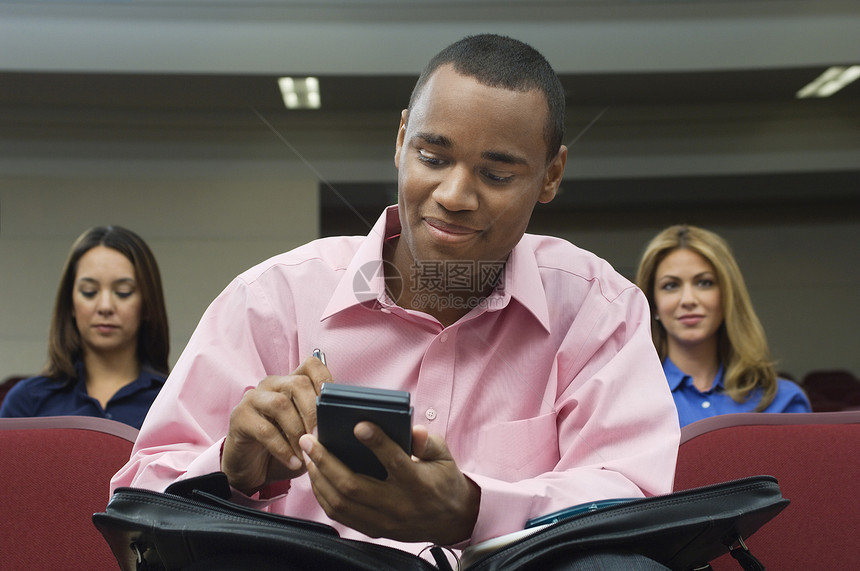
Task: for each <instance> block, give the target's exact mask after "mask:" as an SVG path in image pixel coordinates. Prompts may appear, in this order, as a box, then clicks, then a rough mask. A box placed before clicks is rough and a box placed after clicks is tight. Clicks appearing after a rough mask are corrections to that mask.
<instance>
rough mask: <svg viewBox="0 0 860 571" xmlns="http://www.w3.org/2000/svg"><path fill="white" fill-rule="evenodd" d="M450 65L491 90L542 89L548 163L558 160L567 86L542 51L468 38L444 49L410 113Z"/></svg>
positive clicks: (493, 38)
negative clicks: (433, 79) (436, 74)
mask: <svg viewBox="0 0 860 571" xmlns="http://www.w3.org/2000/svg"><path fill="white" fill-rule="evenodd" d="M449 64H450V65H452V66H453V67H454V70H455V71H457V73H460V74H462V75H465V76H468V77H473V78H475V79H476V80H477V81H478V82H479V83H482V84H483V85H487V86H489V87H500V88H504V89H510V90H512V91H531V90H532V89H539V90H540V91H541V92H542V93H543V94H544V96H545V98H546V102H547V110H548V114H547V124H546V125H545V127H544V138H545V140H546V143H547V161H550V160H552V159H553V157H555V155H556V154H557V153H558V150H559V148H560V147H561V142H562V139H563V138H564V109H565V99H564V87H562V85H561V81H560V80H559V78H558V75H556V73H555V71H554V70H553V69H552V66H550V64H549V62H548V61H546V58H544V57H543V55H542V54H541V53H540V52H538V51H537V50H536V49H534V48H533V47H531V46H530V45H528V44H526V43H524V42H521V41H519V40H515V39H513V38H509V37H507V36H500V35H497V34H479V35H475V36H467V37H465V38H463V39H462V40H459V41H457V42H454V43H453V44H451V45H449V46H448V47H446V48H444V49H443V50H442V51H440V52H439V53H438V54H436V55H435V56H434V57H433V59H431V60H430V62H429V63H428V64H427V66H426V67H425V68H424V71H422V72H421V75H420V76H419V77H418V82H417V83H416V84H415V87H414V88H413V90H412V96H411V97H410V99H409V110H410V111H411V110H412V106H413V105H414V104H415V102H416V101H417V100H418V97H419V96H420V95H421V92H422V91H423V89H424V85H425V84H426V83H427V80H428V79H429V78H430V76H431V75H433V72H435V71H436V70H437V69H438V68H439V67H441V66H443V65H449Z"/></svg>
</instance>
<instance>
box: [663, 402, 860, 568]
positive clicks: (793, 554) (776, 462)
mask: <svg viewBox="0 0 860 571" xmlns="http://www.w3.org/2000/svg"><path fill="white" fill-rule="evenodd" d="M858 444H860V410H854V411H841V412H821V413H802V414H787V413H780V414H766V413H741V414H726V415H722V416H715V417H711V418H707V419H704V420H700V421H698V422H694V423H692V424H688V425H687V426H685V427H683V428H682V429H681V446H680V448H679V450H678V468H677V471H676V473H675V489H676V490H685V489H689V488H694V487H697V486H703V485H706V484H713V483H717V482H722V481H727V480H733V479H736V478H741V477H744V476H753V475H759V474H769V475H771V476H775V477H776V478H777V480H778V481H779V486H780V488H781V489H782V493H783V496H784V497H786V498H788V499H789V500H791V504H790V505H789V506H788V507H787V508H786V509H785V510H784V511H783V512H782V513H780V514H779V515H778V516H776V518H774V519H773V520H771V521H770V522H769V523H767V524H766V525H765V526H764V527H763V528H761V529H760V530H759V531H758V532H756V533H755V534H754V535H753V536H752V537H751V538H749V540H748V541H747V542H746V544H747V546H748V547H749V548H750V551H751V552H752V553H753V555H755V556H756V557H758V558H759V559H760V560H761V562H762V563H763V564H764V565H765V566H766V567H767V568H768V569H775V570H782V569H792V570H793V569H853V568H856V567H857V565H858V563H860V532H858V530H860V500H858V492H860V453H858ZM713 568H714V570H715V571H720V570H727V571H728V570H733V571H736V570H737V568H738V566H737V562H736V561H734V560H733V559H731V557H729V556H723V557H721V558H719V559H718V560H716V561H715V562H714V563H713Z"/></svg>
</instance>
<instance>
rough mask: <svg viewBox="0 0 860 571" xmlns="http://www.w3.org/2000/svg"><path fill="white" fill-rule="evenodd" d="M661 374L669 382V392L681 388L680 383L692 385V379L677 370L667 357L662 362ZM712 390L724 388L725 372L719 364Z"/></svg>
mask: <svg viewBox="0 0 860 571" xmlns="http://www.w3.org/2000/svg"><path fill="white" fill-rule="evenodd" d="M663 372H664V373H665V374H666V380H667V381H668V382H669V388H670V389H671V390H673V391H674V390H675V389H677V388H678V387H680V386H681V383H683V382H686V383H687V384H689V385H691V386H692V384H693V378H692V377H691V376H690V375H688V374H687V373H685V372H684V371H682V370H681V369H679V368H678V366H677V365H676V364H675V363H673V362H672V360H671V359H670V358H669V357H666V359H665V360H664V361H663ZM714 388H719V389H721V390H722V389H724V388H725V371H724V369H723V364H722V363H720V368H719V370H718V371H717V378H716V382H715V383H714V385H713V386H712V390H713V389H714Z"/></svg>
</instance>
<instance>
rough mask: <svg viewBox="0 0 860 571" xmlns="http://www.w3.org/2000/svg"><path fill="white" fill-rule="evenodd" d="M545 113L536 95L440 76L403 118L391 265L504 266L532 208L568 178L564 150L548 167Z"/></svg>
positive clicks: (449, 71)
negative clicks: (394, 249)
mask: <svg viewBox="0 0 860 571" xmlns="http://www.w3.org/2000/svg"><path fill="white" fill-rule="evenodd" d="M547 113H548V110H547V103H546V99H545V97H544V95H543V94H542V92H540V91H538V90H532V91H528V92H518V91H510V90H507V89H500V88H495V87H487V86H486V85H482V84H480V83H478V82H477V81H476V80H475V79H473V78H471V77H466V76H463V75H460V74H458V73H457V72H455V71H454V69H453V67H451V66H443V67H440V68H439V69H438V70H436V72H435V73H434V74H433V75H432V76H431V77H430V79H429V81H428V82H427V83H426V84H425V86H424V89H423V92H422V93H421V95H420V96H419V98H418V100H417V101H416V102H415V103H414V105H413V107H412V110H411V112H410V113H408V114H407V112H406V111H404V112H403V114H402V116H401V123H400V130H399V131H398V135H397V146H396V153H395V156H394V163H395V165H396V166H397V168H398V186H399V199H398V202H399V205H400V221H401V225H402V230H401V236H400V241H399V243H398V245H397V250H399V252H398V253H397V254H396V255H395V263H412V262H420V261H433V262H438V261H443V262H444V261H463V262H494V261H504V260H506V259H507V256H508V254H509V253H510V252H511V250H512V249H513V247H514V246H515V245H516V244H517V242H518V241H519V240H520V238H521V237H522V235H523V233H524V232H525V230H526V226H527V225H528V222H529V218H530V217H531V213H532V210H533V209H534V206H535V204H536V203H537V202H549V201H550V200H552V199H553V197H554V196H555V193H556V190H557V189H558V185H559V183H560V182H561V177H562V175H563V174H564V164H565V160H566V158H567V149H566V148H564V147H562V149H561V150H560V151H559V153H558V154H557V155H556V157H555V158H554V159H553V160H552V161H550V163H549V164H547V162H546V155H547V148H546V140H545V138H544V125H546V121H547ZM404 269H405V268H403V267H400V270H401V271H404Z"/></svg>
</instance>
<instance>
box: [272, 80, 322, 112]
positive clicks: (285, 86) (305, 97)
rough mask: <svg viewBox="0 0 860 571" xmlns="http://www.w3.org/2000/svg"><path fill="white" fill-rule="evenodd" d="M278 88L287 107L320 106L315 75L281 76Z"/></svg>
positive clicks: (308, 107) (320, 101)
mask: <svg viewBox="0 0 860 571" xmlns="http://www.w3.org/2000/svg"><path fill="white" fill-rule="evenodd" d="M278 88H279V89H280V90H281V96H282V97H283V98H284V105H286V107H287V109H319V108H320V105H321V103H322V100H321V99H320V82H319V80H318V79H317V78H316V77H281V78H278Z"/></svg>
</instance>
